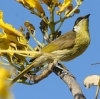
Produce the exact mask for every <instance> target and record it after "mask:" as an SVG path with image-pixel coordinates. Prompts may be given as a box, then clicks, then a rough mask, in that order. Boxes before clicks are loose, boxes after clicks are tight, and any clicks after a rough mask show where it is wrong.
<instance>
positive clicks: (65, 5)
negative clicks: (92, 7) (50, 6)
mask: <svg viewBox="0 0 100 99" xmlns="http://www.w3.org/2000/svg"><path fill="white" fill-rule="evenodd" d="M71 2H72V0H64V2H63V4H62V7H61V8H60V10H59V13H61V12H63V11H64V10H65V9H66V8H67V7H68V6H69V5H70V4H71Z"/></svg>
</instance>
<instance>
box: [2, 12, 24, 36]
mask: <svg viewBox="0 0 100 99" xmlns="http://www.w3.org/2000/svg"><path fill="white" fill-rule="evenodd" d="M0 28H1V29H3V31H4V32H5V33H8V34H12V35H15V36H20V37H22V36H23V34H22V33H21V32H20V31H18V30H16V29H15V28H14V27H13V26H12V25H10V24H7V23H5V22H4V21H3V12H2V11H1V10H0Z"/></svg>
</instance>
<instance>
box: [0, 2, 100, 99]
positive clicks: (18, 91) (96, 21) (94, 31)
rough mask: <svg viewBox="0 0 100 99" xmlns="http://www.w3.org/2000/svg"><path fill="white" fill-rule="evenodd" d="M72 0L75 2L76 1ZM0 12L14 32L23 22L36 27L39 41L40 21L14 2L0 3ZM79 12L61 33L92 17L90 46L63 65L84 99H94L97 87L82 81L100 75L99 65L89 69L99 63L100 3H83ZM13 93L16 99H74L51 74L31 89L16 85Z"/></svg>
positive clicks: (90, 22)
mask: <svg viewBox="0 0 100 99" xmlns="http://www.w3.org/2000/svg"><path fill="white" fill-rule="evenodd" d="M73 1H74V2H75V0H73ZM45 9H46V8H45ZM0 10H2V11H3V13H4V21H5V22H7V23H9V24H12V25H13V26H14V27H15V28H16V29H19V27H20V26H23V24H24V22H25V21H26V20H28V21H29V22H31V23H32V24H33V25H34V26H35V28H36V37H37V39H38V40H39V41H42V40H41V35H40V34H41V32H40V30H39V23H40V19H39V18H37V17H36V16H35V15H33V14H31V13H30V11H29V10H27V9H25V8H24V7H23V6H22V5H21V4H19V3H17V2H16V1H15V0H0ZM80 10H81V12H80V14H77V15H75V16H74V17H73V18H70V19H68V20H66V21H65V22H64V24H63V26H62V28H61V29H60V30H61V31H62V33H65V32H67V31H70V30H71V29H72V28H73V25H74V22H75V20H76V18H77V17H79V16H84V15H86V14H91V16H90V19H89V31H90V37H91V43H90V46H89V47H88V49H87V50H86V51H85V52H84V53H83V54H82V55H81V56H79V57H77V58H76V59H74V60H72V61H69V62H64V64H65V65H66V67H67V68H68V69H69V71H70V72H71V73H72V74H73V75H74V76H75V77H76V81H77V82H78V83H79V85H80V86H81V88H82V91H83V94H84V95H85V97H86V98H87V99H94V97H95V92H96V87H91V88H90V89H86V88H85V87H84V85H83V81H84V79H85V77H87V76H89V75H93V74H97V75H100V65H94V66H91V63H95V62H100V12H99V10H100V0H84V2H83V3H82V5H81V6H80ZM48 15H49V13H48ZM56 19H57V18H56ZM31 45H32V46H33V47H35V46H36V43H35V42H34V41H31ZM12 91H13V94H14V97H15V99H73V96H72V94H71V92H70V91H69V89H68V86H67V85H66V84H65V83H64V82H63V81H62V80H61V79H60V78H59V77H58V76H56V75H55V74H54V73H52V74H51V75H50V76H49V77H47V78H46V79H44V80H42V81H41V82H39V83H38V84H35V85H32V86H31V85H30V86H29V85H24V84H19V83H15V84H14V85H13V87H12ZM99 98H100V95H99Z"/></svg>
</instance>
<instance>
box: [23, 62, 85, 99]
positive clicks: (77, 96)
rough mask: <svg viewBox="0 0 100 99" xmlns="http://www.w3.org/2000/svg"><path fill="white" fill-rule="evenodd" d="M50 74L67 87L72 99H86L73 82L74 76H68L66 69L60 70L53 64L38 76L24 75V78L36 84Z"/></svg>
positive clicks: (77, 85)
mask: <svg viewBox="0 0 100 99" xmlns="http://www.w3.org/2000/svg"><path fill="white" fill-rule="evenodd" d="M52 72H54V73H55V74H56V75H58V76H59V77H60V78H61V79H62V80H63V81H64V82H65V83H66V84H67V85H68V87H69V90H70V91H71V93H72V95H73V97H74V99H86V98H85V96H84V95H83V93H82V90H81V88H80V86H79V84H78V83H77V82H76V81H75V78H74V76H73V75H72V74H70V73H69V72H68V70H67V69H63V70H61V69H60V68H58V67H55V66H54V65H53V63H50V64H49V65H48V68H47V69H45V70H44V71H43V72H42V73H41V74H39V75H29V74H25V75H24V77H26V78H27V79H29V80H31V81H33V82H35V83H37V82H39V81H41V80H42V79H44V78H46V77H47V76H49V75H50V74H51V73H52Z"/></svg>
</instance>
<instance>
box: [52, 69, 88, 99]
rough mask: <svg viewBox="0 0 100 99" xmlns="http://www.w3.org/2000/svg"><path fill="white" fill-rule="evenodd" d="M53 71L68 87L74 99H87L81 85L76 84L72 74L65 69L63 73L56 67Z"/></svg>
mask: <svg viewBox="0 0 100 99" xmlns="http://www.w3.org/2000/svg"><path fill="white" fill-rule="evenodd" d="M53 71H54V73H55V74H57V75H58V76H59V77H60V78H61V79H62V80H63V81H64V82H65V83H66V84H67V85H68V87H69V90H70V91H71V93H72V95H73V97H74V99H86V98H85V96H84V95H83V93H82V90H81V88H80V86H79V84H78V83H77V82H76V80H75V77H74V76H73V75H72V74H70V73H69V71H68V70H66V69H65V70H63V71H62V70H61V69H58V68H56V67H55V69H53Z"/></svg>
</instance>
